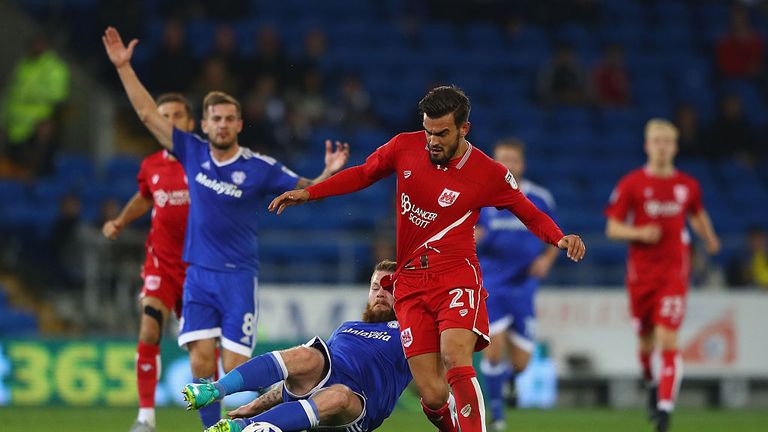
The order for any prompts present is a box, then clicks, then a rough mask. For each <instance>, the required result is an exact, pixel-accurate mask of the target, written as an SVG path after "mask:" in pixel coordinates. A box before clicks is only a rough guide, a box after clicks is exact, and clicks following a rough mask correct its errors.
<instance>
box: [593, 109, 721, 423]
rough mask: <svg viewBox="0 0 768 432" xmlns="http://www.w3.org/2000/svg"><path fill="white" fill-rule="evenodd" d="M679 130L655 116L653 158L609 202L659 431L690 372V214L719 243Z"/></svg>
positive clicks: (649, 127)
mask: <svg viewBox="0 0 768 432" xmlns="http://www.w3.org/2000/svg"><path fill="white" fill-rule="evenodd" d="M677 136H678V133H677V128H676V127H675V126H674V125H673V124H672V123H670V122H669V121H666V120H663V119H651V120H649V121H648V123H647V124H646V126H645V153H646V155H647V156H648V158H647V162H646V164H645V166H644V167H643V168H638V169H636V170H634V171H632V172H630V173H629V174H627V175H626V176H624V177H623V178H622V179H621V180H620V181H619V184H618V185H617V186H616V188H615V189H614V190H613V193H612V194H611V199H610V203H609V204H608V207H607V208H606V210H605V214H606V216H607V217H608V223H607V226H606V235H607V236H608V238H610V239H613V240H623V241H628V242H629V259H628V261H627V276H626V284H627V290H628V292H629V298H630V309H631V313H632V317H633V319H634V323H635V326H636V329H637V334H638V342H639V347H638V348H639V359H640V364H641V367H642V371H643V379H644V381H645V383H646V386H647V389H648V403H649V407H648V408H649V415H650V417H651V419H652V420H653V421H654V422H655V423H656V430H657V431H658V432H663V431H666V430H668V428H669V417H670V413H671V412H672V410H673V408H674V404H675V398H676V394H677V390H678V388H679V386H680V381H681V379H682V373H683V369H682V357H681V356H680V354H679V352H678V329H679V328H680V325H681V324H682V322H683V318H684V317H685V311H686V302H687V300H686V297H687V292H688V278H689V274H690V255H691V251H690V234H689V232H688V229H687V228H686V224H685V221H686V217H688V218H689V221H690V224H691V228H693V231H694V232H696V234H698V235H699V236H700V237H701V238H703V239H704V241H705V245H706V250H707V252H708V253H709V254H716V253H717V252H718V251H719V250H720V240H719V239H718V237H717V234H716V233H715V231H714V228H713V227H712V223H711V221H710V219H709V215H708V214H707V212H706V210H705V209H704V206H703V204H702V200H701V189H700V188H699V183H698V181H696V179H694V178H692V177H690V176H688V175H686V174H684V173H682V172H680V171H678V170H677V169H676V168H675V165H674V159H675V155H676V154H677ZM657 348H658V349H659V350H660V351H661V368H660V371H661V373H660V375H659V377H658V383H657V382H656V381H655V380H654V378H655V377H654V376H653V371H652V367H651V357H652V354H653V352H654V350H655V349H657Z"/></svg>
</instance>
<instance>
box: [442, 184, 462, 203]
mask: <svg viewBox="0 0 768 432" xmlns="http://www.w3.org/2000/svg"><path fill="white" fill-rule="evenodd" d="M459 194H461V192H456V191H452V190H450V189H448V188H445V189H443V193H441V194H440V198H438V199H437V203H438V204H440V207H449V206H452V205H453V203H455V202H456V198H458V197H459Z"/></svg>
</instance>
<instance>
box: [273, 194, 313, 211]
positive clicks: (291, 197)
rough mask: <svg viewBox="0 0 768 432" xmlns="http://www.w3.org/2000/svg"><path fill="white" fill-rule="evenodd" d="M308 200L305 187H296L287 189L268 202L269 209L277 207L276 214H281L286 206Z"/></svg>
mask: <svg viewBox="0 0 768 432" xmlns="http://www.w3.org/2000/svg"><path fill="white" fill-rule="evenodd" d="M308 200H309V192H307V190H306V189H296V190H292V191H288V192H285V193H283V194H282V195H280V196H279V197H277V198H275V199H273V200H272V202H271V203H269V207H268V208H269V211H271V212H273V211H275V209H277V214H281V213H282V212H283V210H285V208H286V207H290V206H295V205H299V204H304V203H305V202H307V201H308Z"/></svg>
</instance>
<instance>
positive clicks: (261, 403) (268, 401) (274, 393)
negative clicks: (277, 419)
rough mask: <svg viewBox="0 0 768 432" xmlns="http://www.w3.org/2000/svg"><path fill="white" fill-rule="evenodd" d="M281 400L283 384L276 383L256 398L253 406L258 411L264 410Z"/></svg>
mask: <svg viewBox="0 0 768 432" xmlns="http://www.w3.org/2000/svg"><path fill="white" fill-rule="evenodd" d="M282 402H283V385H282V384H280V385H276V386H274V387H272V388H271V389H270V390H269V391H267V392H266V393H264V394H263V395H261V396H259V397H258V399H256V401H255V402H254V403H255V407H254V408H256V410H258V412H264V411H267V410H269V409H272V408H273V407H275V406H277V405H280V404H281V403H282Z"/></svg>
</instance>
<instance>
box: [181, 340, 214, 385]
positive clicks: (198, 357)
mask: <svg viewBox="0 0 768 432" xmlns="http://www.w3.org/2000/svg"><path fill="white" fill-rule="evenodd" d="M187 348H188V349H189V364H190V368H191V369H192V374H193V375H194V376H195V377H198V378H207V377H210V376H212V375H213V374H215V373H216V368H217V365H216V339H199V340H194V341H191V342H189V343H188V344H187Z"/></svg>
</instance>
